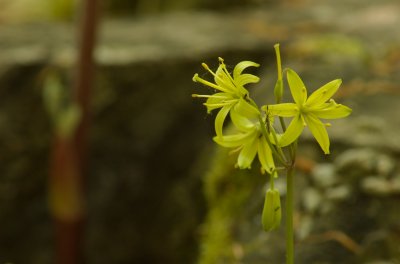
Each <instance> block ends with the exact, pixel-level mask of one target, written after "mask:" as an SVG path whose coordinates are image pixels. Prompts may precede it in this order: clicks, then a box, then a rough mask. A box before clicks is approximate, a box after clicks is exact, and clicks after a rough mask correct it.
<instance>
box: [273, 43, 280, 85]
mask: <svg viewBox="0 0 400 264" xmlns="http://www.w3.org/2000/svg"><path fill="white" fill-rule="evenodd" d="M274 49H275V54H276V67H277V70H278V80H282V64H281V52H280V50H279V44H275V45H274Z"/></svg>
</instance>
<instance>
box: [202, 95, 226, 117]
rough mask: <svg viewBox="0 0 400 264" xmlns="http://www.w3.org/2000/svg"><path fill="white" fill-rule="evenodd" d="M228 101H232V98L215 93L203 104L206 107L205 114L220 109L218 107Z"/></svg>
mask: <svg viewBox="0 0 400 264" xmlns="http://www.w3.org/2000/svg"><path fill="white" fill-rule="evenodd" d="M230 99H232V97H231V96H229V94H227V93H215V94H213V95H210V96H209V97H208V99H207V101H206V103H205V104H206V106H207V112H208V113H210V112H211V111H212V110H214V109H217V108H221V106H219V105H221V104H223V103H224V101H226V100H230Z"/></svg>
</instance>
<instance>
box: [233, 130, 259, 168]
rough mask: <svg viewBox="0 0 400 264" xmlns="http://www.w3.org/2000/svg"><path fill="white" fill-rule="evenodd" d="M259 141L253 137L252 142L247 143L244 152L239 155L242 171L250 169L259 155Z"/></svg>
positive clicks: (239, 164)
mask: <svg viewBox="0 0 400 264" xmlns="http://www.w3.org/2000/svg"><path fill="white" fill-rule="evenodd" d="M257 150H258V140H257V137H252V138H251V140H249V141H247V142H246V143H245V144H244V145H243V148H242V150H241V151H240V153H239V157H238V161H237V164H238V166H239V168H241V169H250V168H251V163H253V160H254V158H255V156H256V154H257Z"/></svg>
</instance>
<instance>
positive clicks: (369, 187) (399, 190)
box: [361, 176, 400, 196]
mask: <svg viewBox="0 0 400 264" xmlns="http://www.w3.org/2000/svg"><path fill="white" fill-rule="evenodd" d="M361 189H362V191H364V192H365V193H367V194H370V195H382V196H387V195H392V194H400V179H399V178H394V179H393V180H387V179H384V178H381V177H379V176H368V177H367V178H365V179H363V180H362V182H361Z"/></svg>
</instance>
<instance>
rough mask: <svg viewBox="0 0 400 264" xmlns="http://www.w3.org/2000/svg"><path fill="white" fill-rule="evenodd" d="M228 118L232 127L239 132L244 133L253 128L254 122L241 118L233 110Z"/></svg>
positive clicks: (240, 115) (241, 116)
mask: <svg viewBox="0 0 400 264" xmlns="http://www.w3.org/2000/svg"><path fill="white" fill-rule="evenodd" d="M230 117H231V120H232V123H233V125H234V126H235V127H237V128H238V129H239V130H240V131H243V132H245V131H248V130H250V129H254V128H255V124H254V122H252V121H251V120H250V119H248V118H247V117H245V116H243V115H242V114H241V113H240V112H237V111H236V110H235V108H233V109H232V110H231V111H230Z"/></svg>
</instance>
